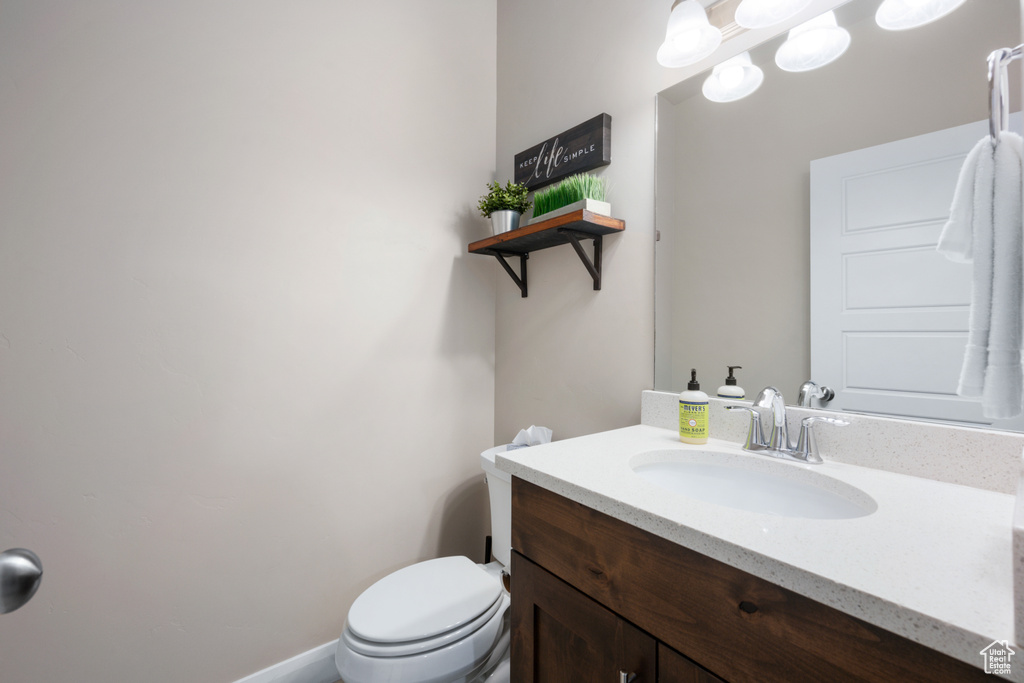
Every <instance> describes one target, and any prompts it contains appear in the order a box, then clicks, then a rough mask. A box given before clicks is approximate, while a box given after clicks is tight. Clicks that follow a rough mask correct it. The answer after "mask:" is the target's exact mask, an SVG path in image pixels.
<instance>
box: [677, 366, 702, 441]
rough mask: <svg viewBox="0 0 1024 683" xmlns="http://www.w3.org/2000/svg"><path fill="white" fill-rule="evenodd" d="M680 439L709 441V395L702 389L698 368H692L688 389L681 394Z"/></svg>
mask: <svg viewBox="0 0 1024 683" xmlns="http://www.w3.org/2000/svg"><path fill="white" fill-rule="evenodd" d="M679 440H680V441H682V442H683V443H695V444H701V443H707V442H708V395H707V394H705V393H704V392H703V391H701V390H700V383H698V382H697V370H696V369H691V370H690V382H689V383H688V384H687V385H686V391H684V392H683V393H681V394H679Z"/></svg>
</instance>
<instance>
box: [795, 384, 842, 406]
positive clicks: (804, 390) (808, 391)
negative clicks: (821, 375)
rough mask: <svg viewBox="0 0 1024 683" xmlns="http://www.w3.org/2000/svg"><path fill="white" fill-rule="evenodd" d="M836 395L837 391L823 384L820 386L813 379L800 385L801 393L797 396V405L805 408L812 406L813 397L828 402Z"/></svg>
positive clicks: (821, 401)
mask: <svg viewBox="0 0 1024 683" xmlns="http://www.w3.org/2000/svg"><path fill="white" fill-rule="evenodd" d="M835 397H836V392H834V391H832V390H831V389H829V388H828V387H826V386H824V385H822V386H818V385H817V384H816V383H814V382H812V381H811V380H807V381H806V382H804V383H803V384H801V385H800V395H799V396H798V397H797V400H796V402H797V405H799V406H802V407H804V408H810V407H811V399H814V398H816V399H818V401H819V402H820V403H828V402H829V401H831V400H832V399H834V398H835Z"/></svg>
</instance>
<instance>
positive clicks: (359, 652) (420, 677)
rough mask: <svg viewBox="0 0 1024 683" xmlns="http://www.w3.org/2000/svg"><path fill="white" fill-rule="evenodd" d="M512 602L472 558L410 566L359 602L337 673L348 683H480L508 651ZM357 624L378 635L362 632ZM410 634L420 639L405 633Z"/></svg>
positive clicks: (345, 634)
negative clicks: (508, 613)
mask: <svg viewBox="0 0 1024 683" xmlns="http://www.w3.org/2000/svg"><path fill="white" fill-rule="evenodd" d="M399 575H400V576H399ZM396 576H397V578H396ZM378 586H381V588H379V589H377V587H378ZM491 596H493V598H492V597H491ZM357 603H358V605H359V609H356V605H357ZM509 604H510V600H509V596H508V593H506V592H505V591H504V589H503V588H502V586H501V583H500V580H499V579H498V578H496V576H495V575H494V573H493V572H489V571H487V570H485V569H484V568H482V567H480V566H479V565H476V564H474V563H473V562H472V561H471V560H470V559H469V558H466V557H448V558H441V559H440V560H429V561H427V562H421V563H419V564H416V565H412V566H410V567H406V568H405V569H402V570H399V571H398V572H395V573H394V574H391V575H389V576H386V577H384V578H383V579H381V580H380V581H378V582H377V583H376V584H374V585H373V586H371V587H370V588H369V589H367V590H366V591H365V592H364V593H363V594H362V595H361V596H359V598H357V600H356V602H355V603H353V605H352V610H350V611H349V621H348V623H346V624H345V628H344V631H343V632H342V634H341V641H340V643H339V646H338V650H337V653H336V654H335V662H336V664H337V667H338V671H339V672H340V674H341V676H342V678H343V679H344V680H346V681H349V683H369V682H370V681H382V680H387V681H388V682H389V683H460V682H467V683H468V682H469V681H475V680H477V679H478V678H479V677H480V675H482V674H486V673H487V672H489V671H490V670H492V669H493V668H494V667H495V666H497V664H498V663H499V662H500V661H501V660H502V658H506V657H507V656H508V641H509V633H508V617H507V612H508V607H509ZM353 611H355V614H354V615H353ZM474 612H475V614H474ZM353 616H354V617H355V619H353ZM353 621H354V622H355V625H356V626H357V627H359V628H360V629H362V631H363V633H368V634H369V635H373V636H376V637H375V638H366V637H364V636H363V635H362V634H361V633H358V632H357V631H356V629H355V628H352V622H353ZM407 634H412V635H414V636H419V637H413V638H410V639H407V640H402V639H400V638H399V636H400V635H407Z"/></svg>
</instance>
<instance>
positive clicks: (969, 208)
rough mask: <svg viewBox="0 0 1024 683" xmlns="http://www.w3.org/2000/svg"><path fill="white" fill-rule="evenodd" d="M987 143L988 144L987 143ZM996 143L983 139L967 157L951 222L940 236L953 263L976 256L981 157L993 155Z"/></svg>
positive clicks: (955, 192) (942, 247)
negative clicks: (976, 188) (976, 187)
mask: <svg viewBox="0 0 1024 683" xmlns="http://www.w3.org/2000/svg"><path fill="white" fill-rule="evenodd" d="M983 143H988V144H987V145H986V144H983ZM991 148H992V143H991V142H989V140H988V138H985V139H984V140H981V141H980V142H978V144H976V145H975V146H974V147H973V148H972V149H971V151H970V152H968V154H967V158H966V159H964V165H963V166H961V167H960V176H959V178H958V179H957V181H956V189H954V190H953V205H952V206H951V207H950V209H949V220H948V221H947V222H946V225H944V226H943V228H942V234H941V235H939V244H938V246H937V247H936V248H937V249H938V251H939V253H941V254H945V256H946V258H948V259H949V260H950V261H956V262H957V263H964V262H967V263H969V262H970V261H971V260H972V259H973V256H974V249H973V243H974V184H975V179H976V178H977V175H978V157H979V156H981V153H982V152H989V151H990V150H991Z"/></svg>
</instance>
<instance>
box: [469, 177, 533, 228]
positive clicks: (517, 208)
mask: <svg viewBox="0 0 1024 683" xmlns="http://www.w3.org/2000/svg"><path fill="white" fill-rule="evenodd" d="M487 189H488V190H489V192H488V193H487V194H485V195H484V196H482V197H480V203H479V204H477V208H479V209H480V213H481V215H483V216H484V218H490V219H491V230H493V231H494V234H495V235H500V234H501V233H503V232H508V231H509V230H515V229H516V228H518V227H519V217H520V216H522V215H523V214H524V213H526V211H528V210H529V208H530V204H531V203H532V202H530V200H529V199H527V198H526V195H527V194H528V193H529V192H530V191H529V190H528V189H526V185H525V184H524V183H514V182H512V181H511V180H510V181H508V182H507V183H505V186H504V187H502V186H501V184H500V183H498V182H497V181H494V182H492V183H488V184H487Z"/></svg>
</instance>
